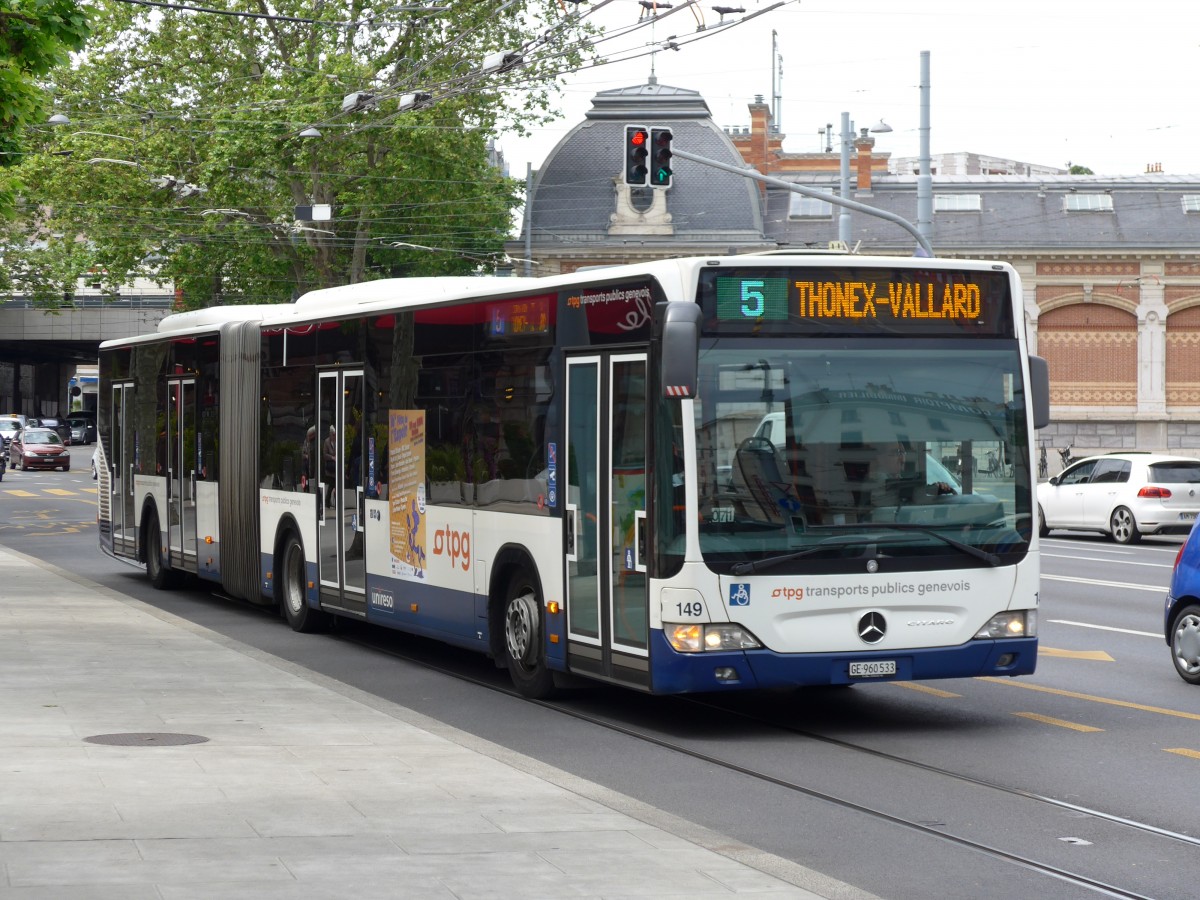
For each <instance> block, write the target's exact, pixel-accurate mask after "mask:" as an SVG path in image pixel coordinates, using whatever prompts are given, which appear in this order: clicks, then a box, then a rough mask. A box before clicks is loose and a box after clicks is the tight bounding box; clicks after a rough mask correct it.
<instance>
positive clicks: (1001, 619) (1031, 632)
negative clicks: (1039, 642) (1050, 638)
mask: <svg viewBox="0 0 1200 900" xmlns="http://www.w3.org/2000/svg"><path fill="white" fill-rule="evenodd" d="M1031 637H1037V610H1036V609H1014V610H1013V611H1011V612H1002V613H999V614H997V615H994V616H992V617H991V618H990V619H988V622H987V624H986V625H984V626H983V627H982V628H980V629H979V630H978V631H977V632H975V638H976V640H991V639H995V638H1031Z"/></svg>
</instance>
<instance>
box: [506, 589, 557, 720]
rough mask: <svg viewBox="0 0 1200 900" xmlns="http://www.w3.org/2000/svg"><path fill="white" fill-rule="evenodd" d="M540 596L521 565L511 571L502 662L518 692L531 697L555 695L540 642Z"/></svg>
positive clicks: (552, 680)
mask: <svg viewBox="0 0 1200 900" xmlns="http://www.w3.org/2000/svg"><path fill="white" fill-rule="evenodd" d="M542 639H543V628H542V596H541V591H540V590H539V588H538V584H537V579H536V578H534V577H533V575H532V574H531V573H530V571H529V570H528V569H526V568H524V567H522V568H519V569H517V570H516V572H515V573H513V577H512V579H511V580H510V581H509V583H508V590H507V591H506V592H505V595H504V662H505V665H506V666H507V667H508V674H509V676H510V677H511V678H512V680H513V684H514V685H515V686H516V688H517V691H518V693H520V694H521V696H523V697H528V698H529V699H530V700H544V699H546V698H548V697H551V696H553V695H554V673H553V672H551V671H550V669H549V668H548V667H547V666H546V652H545V648H544V647H543V646H542Z"/></svg>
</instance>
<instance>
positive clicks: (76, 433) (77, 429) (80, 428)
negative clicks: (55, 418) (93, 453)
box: [67, 416, 96, 444]
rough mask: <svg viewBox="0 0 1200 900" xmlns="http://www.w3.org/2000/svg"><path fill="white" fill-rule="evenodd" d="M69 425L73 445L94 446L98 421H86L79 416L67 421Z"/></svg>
mask: <svg viewBox="0 0 1200 900" xmlns="http://www.w3.org/2000/svg"><path fill="white" fill-rule="evenodd" d="M67 425H69V426H70V428H71V443H72V444H92V443H95V441H96V421H95V419H84V418H81V417H79V416H71V418H69V419H67Z"/></svg>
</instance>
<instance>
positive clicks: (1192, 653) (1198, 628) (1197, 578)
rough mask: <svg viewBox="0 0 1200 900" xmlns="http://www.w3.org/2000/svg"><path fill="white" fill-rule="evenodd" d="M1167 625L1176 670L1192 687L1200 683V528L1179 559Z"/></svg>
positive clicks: (1168, 639) (1181, 548)
mask: <svg viewBox="0 0 1200 900" xmlns="http://www.w3.org/2000/svg"><path fill="white" fill-rule="evenodd" d="M1163 626H1164V629H1165V631H1166V636H1167V643H1168V644H1169V645H1170V647H1171V661H1172V662H1174V663H1175V671H1176V672H1178V673H1179V677H1180V678H1182V679H1183V680H1184V681H1186V682H1187V683H1188V684H1200V528H1197V527H1196V526H1193V527H1192V530H1191V533H1190V534H1188V539H1187V540H1186V541H1185V542H1184V544H1183V546H1182V547H1180V548H1179V553H1178V554H1177V555H1176V556H1175V570H1174V571H1173V572H1172V573H1171V589H1170V591H1168V592H1167V606H1166V612H1165V615H1164V619H1163Z"/></svg>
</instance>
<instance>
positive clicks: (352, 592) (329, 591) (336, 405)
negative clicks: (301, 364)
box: [315, 369, 367, 615]
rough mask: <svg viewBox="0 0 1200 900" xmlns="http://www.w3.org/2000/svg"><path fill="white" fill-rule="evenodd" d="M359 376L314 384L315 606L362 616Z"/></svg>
mask: <svg viewBox="0 0 1200 900" xmlns="http://www.w3.org/2000/svg"><path fill="white" fill-rule="evenodd" d="M363 415H364V406H363V372H362V370H361V369H358V370H352V371H343V370H340V369H339V370H337V371H332V372H321V373H320V375H319V376H318V379H317V436H316V439H317V447H316V450H315V452H316V453H317V454H318V457H319V459H320V469H319V470H318V471H319V473H320V474H319V475H318V477H317V479H316V482H317V491H318V494H317V509H318V513H317V524H318V528H317V541H318V543H319V547H318V548H317V559H318V564H317V568H318V572H319V578H320V583H321V605H322V606H325V607H331V608H335V609H339V610H342V611H345V612H351V613H355V614H360V615H365V614H366V608H367V602H366V597H367V566H366V558H365V556H366V555H365V553H364V549H365V548H364V543H365V542H364V538H365V536H366V534H365V531H364V524H365V523H364V522H363V515H364V512H365V510H366V496H365V488H364V484H365V482H364V481H363V479H364V478H365V477H366V473H365V472H364V469H365V467H364V466H363V465H362V461H363V442H364V436H363V431H364V421H363Z"/></svg>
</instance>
